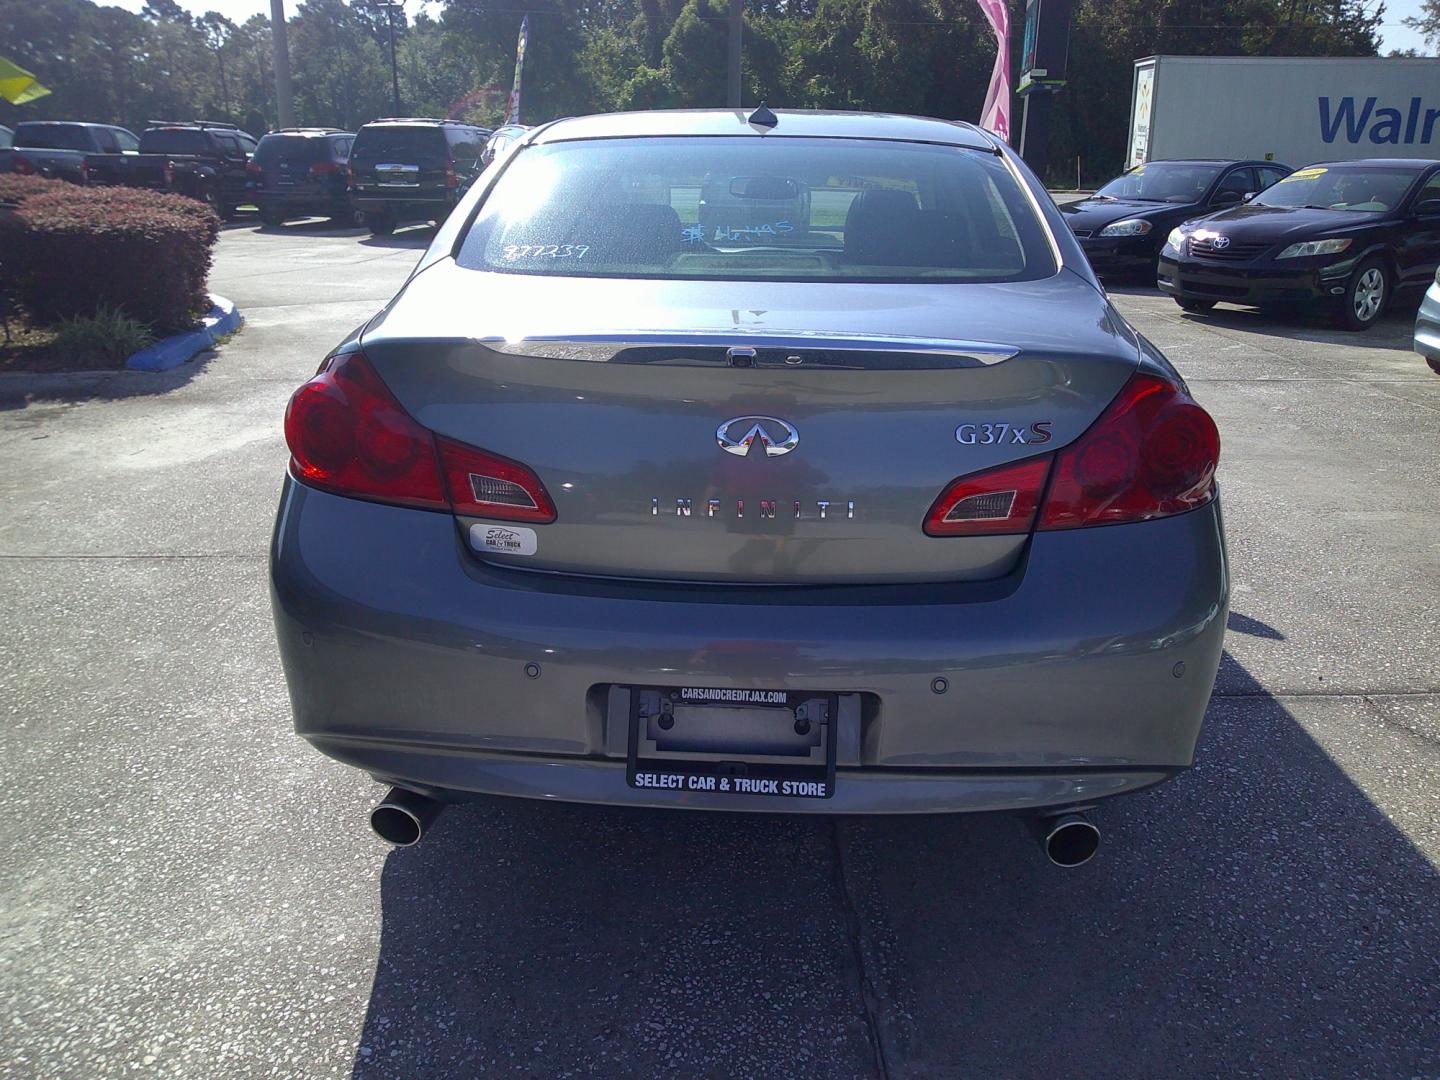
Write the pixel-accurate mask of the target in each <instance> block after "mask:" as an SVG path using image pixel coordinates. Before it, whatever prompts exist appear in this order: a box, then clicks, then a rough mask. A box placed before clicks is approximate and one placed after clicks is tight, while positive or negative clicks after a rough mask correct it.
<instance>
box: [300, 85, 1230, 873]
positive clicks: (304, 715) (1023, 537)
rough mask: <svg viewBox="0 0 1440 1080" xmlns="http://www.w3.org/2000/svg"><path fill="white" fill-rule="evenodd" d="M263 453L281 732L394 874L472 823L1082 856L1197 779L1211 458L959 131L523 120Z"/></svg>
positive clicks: (1128, 333) (1204, 440)
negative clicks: (879, 830) (681, 813)
mask: <svg viewBox="0 0 1440 1080" xmlns="http://www.w3.org/2000/svg"><path fill="white" fill-rule="evenodd" d="M285 433H286V438H287V441H288V443H289V447H290V451H291V454H292V457H291V461H290V475H289V477H288V478H287V479H286V481H285V486H284V492H283V495H282V497H281V502H280V509H279V514H278V518H277V521H276V525H275V534H274V542H273V547H272V552H271V575H272V595H273V605H274V613H275V624H276V630H277V633H278V635H279V643H280V651H281V656H282V658H283V661H284V667H285V676H286V679H287V681H288V683H289V689H290V696H291V700H292V702H293V706H294V713H295V724H296V728H297V730H298V731H299V733H300V734H301V735H302V736H304V737H305V738H306V739H308V740H309V741H310V742H311V743H312V744H313V745H314V746H315V747H316V748H317V749H319V750H320V751H322V752H323V753H325V754H328V755H330V756H331V757H334V758H337V759H338V760H340V761H343V762H345V763H347V764H350V765H353V766H355V767H356V768H359V769H363V770H364V771H365V772H367V773H369V774H371V776H373V777H374V778H375V779H377V780H379V781H382V782H384V783H386V784H389V785H392V786H393V788H392V790H391V791H390V794H389V795H388V796H387V797H386V798H385V799H384V801H382V803H381V804H380V805H379V806H378V807H377V808H376V809H375V811H374V813H373V814H372V818H371V822H372V825H373V826H374V827H375V829H376V831H377V832H379V833H380V834H381V835H382V836H384V837H386V838H387V839H389V840H391V841H393V842H396V843H413V842H414V841H416V840H418V839H419V838H420V836H421V834H422V833H423V831H424V830H425V828H426V827H428V825H429V823H430V822H431V821H432V820H433V819H434V817H435V815H436V814H437V813H438V812H439V810H440V808H441V807H442V806H443V805H444V804H445V803H447V802H453V801H456V800H460V799H464V798H465V797H467V796H470V795H473V794H475V793H491V794H501V795H515V796H524V797H529V798H537V799H562V800H573V801H578V802H593V803H618V804H629V805H637V806H651V807H688V808H699V809H712V810H748V811H788V812H798V813H908V812H935V811H979V810H992V811H994V810H1006V811H1013V812H1020V813H1022V814H1024V815H1026V816H1027V817H1028V818H1029V819H1030V820H1031V821H1032V823H1034V824H1035V826H1036V828H1037V830H1038V832H1039V834H1040V837H1041V839H1042V840H1043V841H1044V843H1045V845H1046V849H1047V851H1048V852H1049V854H1050V855H1051V857H1052V858H1053V859H1054V860H1055V861H1057V862H1059V863H1061V864H1064V865H1073V864H1077V863H1080V862H1083V861H1085V859H1087V858H1089V856H1090V855H1091V854H1092V853H1093V852H1094V850H1095V847H1096V845H1097V844H1098V839H1099V833H1098V830H1097V829H1096V828H1095V826H1094V825H1093V824H1092V823H1091V822H1090V821H1089V820H1088V819H1087V818H1086V817H1085V816H1084V813H1085V811H1086V810H1088V809H1089V808H1090V807H1091V806H1092V805H1093V804H1094V803H1095V802H1096V801H1097V800H1099V799H1101V798H1104V797H1107V796H1111V795H1118V794H1123V793H1125V792H1131V791H1137V790H1139V789H1142V788H1146V787H1149V786H1150V785H1152V784H1156V783H1158V782H1160V781H1162V780H1165V779H1166V778H1167V777H1171V776H1173V775H1175V774H1176V773H1178V772H1180V771H1182V770H1184V769H1185V768H1187V767H1188V766H1189V765H1190V764H1191V761H1192V758H1193V754H1194V750H1195V742H1196V737H1197V735H1198V734H1199V730H1200V726H1201V721H1202V718H1203V715H1204V712H1205V706H1206V702H1207V700H1208V698H1209V696H1210V690H1211V686H1212V684H1213V682H1214V678H1215V672H1216V668H1217V666H1218V664H1219V660H1220V651H1221V642H1222V636H1223V633H1224V626H1225V617H1226V608H1227V603H1228V588H1229V582H1228V573H1227V569H1226V556H1225V544H1224V536H1223V531H1222V527H1221V517H1220V507H1219V501H1218V497H1217V493H1216V484H1215V468H1216V462H1217V459H1218V457H1219V449H1220V448H1219V438H1218V435H1217V432H1216V427H1215V424H1214V422H1213V421H1212V420H1211V418H1210V416H1209V414H1208V413H1206V412H1205V410H1204V409H1202V408H1201V407H1200V406H1199V405H1198V404H1196V403H1195V401H1194V400H1193V399H1192V398H1191V396H1190V393H1189V391H1188V390H1187V388H1186V386H1185V383H1184V382H1183V380H1182V379H1181V378H1180V376H1179V375H1178V374H1177V373H1176V371H1175V369H1174V368H1173V367H1171V365H1170V364H1169V363H1168V362H1167V361H1166V359H1165V358H1164V357H1163V356H1162V355H1160V353H1159V352H1158V351H1157V350H1156V349H1155V348H1154V346H1153V345H1151V344H1150V343H1149V342H1148V341H1146V340H1145V339H1144V338H1142V337H1140V336H1139V335H1138V334H1136V332H1135V331H1134V330H1133V329H1132V328H1131V327H1130V326H1129V325H1127V324H1126V322H1125V321H1124V319H1122V318H1121V317H1120V315H1119V314H1118V313H1117V312H1116V310H1115V309H1114V308H1113V307H1112V306H1111V305H1110V303H1109V302H1108V301H1107V299H1106V296H1105V293H1104V291H1103V290H1102V289H1101V287H1100V286H1099V284H1098V283H1097V281H1096V279H1095V277H1094V275H1093V274H1092V272H1091V270H1090V268H1089V266H1088V264H1087V263H1086V260H1085V258H1084V257H1083V255H1082V254H1081V252H1080V250H1079V248H1078V246H1077V244H1076V241H1075V239H1074V237H1073V236H1072V235H1071V233H1070V230H1069V229H1068V228H1066V226H1065V223H1064V221H1063V220H1062V219H1061V217H1060V214H1059V213H1058V212H1057V210H1056V208H1055V206H1054V204H1053V203H1052V202H1051V200H1050V199H1049V197H1048V196H1047V195H1046V193H1045V191H1044V189H1043V188H1042V187H1041V185H1040V184H1039V183H1038V182H1037V181H1036V179H1035V178H1034V176H1033V175H1031V173H1030V172H1029V171H1028V170H1027V169H1026V167H1025V165H1024V164H1023V163H1022V162H1021V161H1020V160H1019V159H1018V158H1017V157H1016V156H1015V155H1014V154H1013V153H1012V152H1011V151H1010V149H1009V148H1008V147H1007V146H1005V145H1004V144H1003V143H1001V142H999V141H997V140H996V139H995V138H993V137H992V136H991V135H989V134H988V133H986V132H984V131H982V130H979V129H977V128H975V127H972V126H970V125H968V124H961V123H951V122H946V121H940V120H929V119H919V118H914V117H904V116H880V115H869V114H846V113H817V112H785V111H778V112H774V113H772V112H770V111H769V110H765V109H763V108H762V109H761V110H757V111H756V112H755V113H752V114H750V115H749V116H746V115H745V114H743V113H740V112H731V111H720V110H715V111H691V112H647V113H633V114H619V115H609V116H596V117H588V118H582V119H572V120H561V121H558V122H555V123H552V124H547V125H543V126H540V127H536V128H533V129H531V130H529V131H527V132H525V133H524V134H523V135H522V136H521V137H520V139H519V141H518V143H517V145H516V147H515V148H514V149H513V150H512V151H511V152H510V153H509V154H508V155H507V156H506V158H505V159H504V160H503V162H500V163H498V164H497V165H496V166H495V167H494V168H492V169H491V170H489V171H488V172H487V173H486V174H485V175H484V176H482V177H481V179H480V181H479V182H478V183H477V184H476V185H475V187H474V188H473V189H472V190H471V191H470V192H469V193H468V194H467V195H466V197H465V198H464V199H463V200H462V202H461V203H460V205H459V206H458V207H457V209H456V211H455V212H454V213H453V214H452V215H451V216H450V218H449V220H448V221H446V222H445V224H444V225H443V226H442V227H441V228H440V230H439V232H438V233H437V235H436V237H435V240H434V243H433V244H432V245H431V247H430V249H429V250H428V251H427V252H426V254H425V255H424V257H423V258H422V259H421V260H420V263H419V265H418V266H417V267H416V269H415V271H414V273H413V274H412V275H411V277H410V278H409V280H408V281H407V282H406V283H405V285H404V287H403V288H402V289H401V290H400V292H399V294H398V295H397V296H396V297H395V298H394V299H393V300H392V301H391V302H390V303H389V304H388V305H387V306H386V307H385V308H384V310H382V311H381V312H379V313H378V314H377V315H376V316H375V317H374V318H372V319H371V320H370V321H369V322H367V323H366V324H365V325H364V326H362V327H360V328H359V329H358V330H356V331H355V332H354V333H353V334H352V335H351V336H350V337H349V338H348V339H347V340H346V341H344V342H343V343H342V344H341V345H339V347H337V348H336V349H335V351H334V352H333V353H331V355H330V356H329V357H328V358H327V359H326V360H325V361H324V363H323V364H322V365H321V367H320V370H319V372H318V373H317V374H316V375H315V377H314V378H312V379H311V380H310V381H309V382H307V383H305V384H304V385H303V386H301V387H300V389H299V390H298V391H296V393H295V395H294V397H293V398H292V400H291V402H290V405H289V409H288V411H287V413H286V418H285Z"/></svg>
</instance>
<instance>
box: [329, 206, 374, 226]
mask: <svg viewBox="0 0 1440 1080" xmlns="http://www.w3.org/2000/svg"><path fill="white" fill-rule="evenodd" d="M330 220H331V221H332V222H334V223H335V226H336V227H337V228H341V229H358V228H359V227H360V226H361V225H364V224H365V215H364V214H362V213H361V212H360V211H359V210H356V209H354V208H351V209H349V210H341V211H339V212H337V213H334V214H331V215H330Z"/></svg>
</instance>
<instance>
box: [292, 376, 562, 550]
mask: <svg viewBox="0 0 1440 1080" xmlns="http://www.w3.org/2000/svg"><path fill="white" fill-rule="evenodd" d="M285 441H286V443H288V444H289V446H290V455H291V456H290V471H291V473H292V474H293V475H294V476H295V478H296V479H297V480H301V481H303V482H304V483H306V484H309V485H310V486H312V487H317V488H321V489H322V490H325V491H330V492H333V493H335V494H337V495H348V496H351V497H353V498H357V499H369V500H371V501H373V502H384V503H393V504H395V505H397V506H411V507H418V508H421V509H425V510H444V511H451V512H453V513H456V514H461V515H469V516H474V517H487V518H497V519H500V520H503V521H537V522H546V521H554V520H555V507H554V504H553V503H552V502H551V501H550V495H549V493H548V492H547V491H546V490H545V485H544V484H542V483H541V482H540V478H539V477H538V476H536V475H535V474H534V473H533V472H532V471H531V470H530V469H528V468H526V467H525V466H524V465H522V464H520V463H519V462H517V461H510V460H509V459H507V458H502V457H497V456H496V455H494V454H490V453H487V452H485V451H484V450H479V449H477V448H475V447H473V446H466V445H465V444H464V443H459V442H455V441H453V440H451V439H444V438H439V437H437V436H436V435H435V434H434V433H433V432H432V431H430V430H429V429H428V428H426V427H424V426H422V425H421V424H419V423H418V422H417V421H415V420H414V419H413V418H412V417H411V416H410V415H409V414H408V413H406V412H405V410H404V408H403V407H402V406H401V405H400V403H399V402H398V401H396V400H395V396H394V395H393V394H391V393H390V389H389V387H387V386H386V385H385V383H384V382H383V381H382V380H381V378H380V376H379V375H377V374H376V373H375V369H374V368H372V367H371V366H370V363H369V361H367V360H366V359H365V357H364V355H363V354H362V353H360V352H350V353H339V354H336V355H335V356H332V357H330V359H328V360H327V361H326V362H325V363H324V364H323V365H322V366H321V368H320V371H319V372H318V373H316V375H315V377H314V378H313V379H311V380H310V381H309V382H307V383H306V384H305V385H304V386H302V387H300V389H299V390H297V391H295V394H294V396H293V397H292V398H291V399H290V405H289V407H288V408H287V409H286V410H285Z"/></svg>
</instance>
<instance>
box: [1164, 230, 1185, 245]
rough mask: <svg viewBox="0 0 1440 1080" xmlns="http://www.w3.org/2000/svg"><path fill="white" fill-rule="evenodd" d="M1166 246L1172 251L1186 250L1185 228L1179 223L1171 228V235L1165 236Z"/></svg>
mask: <svg viewBox="0 0 1440 1080" xmlns="http://www.w3.org/2000/svg"><path fill="white" fill-rule="evenodd" d="M1165 246H1166V247H1167V248H1169V249H1170V250H1171V251H1184V250H1185V230H1184V229H1182V228H1180V227H1179V226H1178V225H1177V226H1176V227H1175V228H1173V229H1171V230H1170V235H1169V236H1167V237H1166V238H1165Z"/></svg>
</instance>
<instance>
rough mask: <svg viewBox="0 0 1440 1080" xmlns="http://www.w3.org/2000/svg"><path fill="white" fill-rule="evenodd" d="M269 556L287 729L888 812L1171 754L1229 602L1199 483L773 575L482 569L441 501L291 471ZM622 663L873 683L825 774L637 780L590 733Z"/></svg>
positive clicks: (524, 787)
mask: <svg viewBox="0 0 1440 1080" xmlns="http://www.w3.org/2000/svg"><path fill="white" fill-rule="evenodd" d="M937 542H943V541H937ZM271 555H272V557H271V584H272V600H273V607H274V614H275V623H276V630H277V634H278V637H279V644H280V652H281V657H282V661H283V663H284V667H285V675H286V679H287V682H288V684H289V689H290V695H291V701H292V704H293V707H294V713H295V725H296V730H297V731H298V732H299V733H300V734H301V735H302V736H304V737H305V738H306V739H308V740H309V741H310V742H311V743H312V744H313V745H314V746H316V748H318V749H319V750H321V751H322V752H324V753H326V754H328V755H330V756H331V757H334V758H337V759H338V760H340V761H343V762H346V763H348V764H351V765H354V766H356V767H358V768H361V769H364V770H365V771H367V772H369V773H371V774H372V775H374V776H376V777H377V778H379V779H382V780H386V781H390V782H398V783H401V784H403V785H406V786H409V787H413V788H417V789H420V790H424V791H429V792H434V793H437V794H440V795H442V796H443V797H455V796H457V795H463V794H465V793H478V792H488V793H496V794H506V795H520V796H529V797H535V798H552V799H565V800H574V801H582V802H603V803H628V804H634V805H649V806H681V807H692V808H702V809H728V810H763V811H770V812H775V811H785V812H791V811H793V812H808V813H826V812H831V813H855V812H862V813H901V812H934V811H966V810H1001V809H1034V808H1041V807H1051V806H1065V805H1074V804H1076V803H1079V802H1087V801H1090V800H1093V799H1096V798H1100V797H1103V796H1107V795H1113V794H1120V793H1122V792H1126V791H1134V790H1137V789H1139V788H1142V787H1146V786H1149V785H1150V784H1154V783H1157V782H1159V781H1160V780H1163V779H1164V778H1165V777H1167V776H1169V775H1172V774H1173V773H1174V772H1176V771H1179V770H1181V769H1184V768H1185V767H1187V766H1188V765H1189V764H1190V762H1191V759H1192V755H1193V752H1194V747H1195V740H1196V737H1197V736H1198V734H1199V730H1200V725H1201V721H1202V719H1203V716H1204V712H1205V707H1206V703H1207V701H1208V699H1209V695H1210V690H1211V686H1212V684H1213V681H1214V676H1215V671H1216V668H1217V666H1218V664H1219V660H1220V650H1221V645H1222V638H1223V634H1224V624H1225V615H1226V608H1227V601H1228V575H1227V569H1226V563H1225V551H1224V542H1223V538H1222V530H1221V521H1220V513H1219V507H1218V505H1217V504H1211V505H1210V506H1207V507H1205V508H1202V509H1200V510H1197V511H1194V512H1192V513H1189V514H1185V515H1182V516H1180V517H1176V518H1170V519H1166V520H1163V521H1155V522H1147V523H1144V524H1140V525H1123V526H1110V527H1105V528H1096V529H1086V530H1078V531H1074V532H1064V533H1045V534H1040V535H1038V536H1037V537H1036V538H1035V539H1034V541H1033V542H1032V544H1031V550H1030V552H1029V555H1028V558H1027V559H1026V560H1025V562H1024V565H1023V566H1022V568H1021V569H1019V570H1017V571H1016V573H1015V574H1013V575H1011V576H1010V577H1009V578H1007V579H1004V580H1001V581H996V582H988V583H981V584H964V585H935V586H924V587H921V586H860V587H849V588H840V587H808V588H794V589H790V588H786V589H768V590H767V589H756V588H750V589H738V588H737V589H730V588H724V587H716V586H685V585H672V586H661V585H656V584H648V583H633V584H632V583H619V582H601V581H581V580H576V579H566V578H562V577H554V576H549V575H539V574H529V573H524V572H515V571H502V570H498V569H495V568H493V567H490V566H488V565H486V564H483V563H480V562H478V561H476V560H475V559H473V558H472V557H471V556H470V555H469V554H468V553H467V551H466V550H465V549H464V548H463V546H462V542H461V539H460V537H459V535H458V533H457V530H456V527H455V524H454V521H453V519H451V518H449V517H447V516H444V515H439V514H433V513H427V512H423V511H414V510H405V509H397V508H393V507H386V506H379V505H375V504H371V503H365V502H360V501H357V500H352V499H344V498H340V497H337V496H333V495H329V494H325V493H322V492H317V491H314V490H312V489H309V488H305V487H303V486H302V485H299V484H296V483H295V482H294V481H291V480H287V481H286V486H285V492H284V495H283V497H282V500H281V506H280V512H279V517H278V520H277V523H276V531H275V538H274V544H273V547H272V553H271ZM527 664H533V665H538V667H539V674H538V675H537V676H533V677H532V676H530V675H527V674H526V670H525V669H526V665H527ZM937 677H940V678H944V679H946V680H947V681H948V684H949V687H948V690H947V691H946V692H945V693H943V694H937V693H936V692H935V691H934V690H933V689H932V683H933V682H934V680H935V679H936V678H937ZM628 683H651V684H662V685H697V686H719V687H732V686H733V687H750V688H760V687H777V688H778V687H792V688H796V689H813V690H834V691H837V692H842V693H844V692H861V693H864V694H867V695H869V700H871V701H872V702H874V703H875V705H874V707H872V708H870V709H867V710H866V711H865V714H864V715H862V716H861V717H860V718H859V720H858V721H857V722H858V724H859V725H860V729H861V730H860V731H859V732H858V738H856V739H854V745H855V746H856V747H858V749H857V750H856V751H855V752H854V754H853V756H852V757H851V758H850V759H849V760H848V761H847V760H842V761H841V762H840V763H839V771H838V775H837V784H836V794H835V796H834V797H833V798H831V799H827V800H807V799H785V798H773V797H772V798H766V797H759V796H746V797H743V798H742V797H731V796H724V795H715V794H707V793H704V792H691V791H684V792H679V791H675V792H671V791H653V790H637V789H632V788H630V787H628V786H627V785H626V782H625V768H624V766H625V761H624V757H623V755H617V754H616V753H615V752H614V751H613V750H610V751H607V746H609V747H614V746H615V745H616V742H615V740H614V738H613V734H614V733H613V732H608V728H609V723H610V721H609V718H608V717H607V716H606V709H605V701H606V694H607V688H608V686H609V685H610V684H628ZM607 732H608V733H609V734H610V735H611V736H612V738H610V739H609V740H607Z"/></svg>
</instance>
